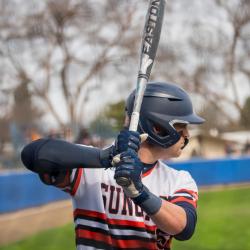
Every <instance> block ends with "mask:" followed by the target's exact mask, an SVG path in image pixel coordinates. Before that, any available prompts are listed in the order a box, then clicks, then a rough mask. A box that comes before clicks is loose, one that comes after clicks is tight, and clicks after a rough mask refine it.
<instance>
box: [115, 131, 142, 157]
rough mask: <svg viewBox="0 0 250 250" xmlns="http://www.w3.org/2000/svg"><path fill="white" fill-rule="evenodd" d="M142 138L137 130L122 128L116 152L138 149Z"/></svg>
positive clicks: (116, 144)
mask: <svg viewBox="0 0 250 250" xmlns="http://www.w3.org/2000/svg"><path fill="white" fill-rule="evenodd" d="M140 143H141V138H140V134H139V133H138V132H137V131H129V130H125V129H124V130H121V131H120V133H119V134H118V136H117V139H116V142H115V150H116V154H120V153H122V152H125V151H127V150H128V149H132V150H134V151H136V152H137V151H138V150H139V148H140Z"/></svg>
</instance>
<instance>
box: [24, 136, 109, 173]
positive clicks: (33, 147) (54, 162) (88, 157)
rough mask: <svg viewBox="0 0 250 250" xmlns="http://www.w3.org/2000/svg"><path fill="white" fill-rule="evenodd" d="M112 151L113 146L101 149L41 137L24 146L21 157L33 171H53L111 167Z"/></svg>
mask: <svg viewBox="0 0 250 250" xmlns="http://www.w3.org/2000/svg"><path fill="white" fill-rule="evenodd" d="M111 147H112V146H111ZM111 152H112V148H109V149H106V150H101V149H99V148H95V147H88V146H84V145H78V144H73V143H70V142H67V141H63V140H58V139H39V140H36V141H34V142H31V143H30V144H28V145H27V146H25V147H24V149H23V150H22V152H21V159H22V162H23V164H24V165H25V166H26V167H27V168H28V169H29V170H31V171H33V172H36V173H42V172H46V173H51V172H53V171H54V170H55V169H61V170H63V169H64V170H65V169H74V168H106V167H109V164H110V161H109V158H111V159H112V156H111Z"/></svg>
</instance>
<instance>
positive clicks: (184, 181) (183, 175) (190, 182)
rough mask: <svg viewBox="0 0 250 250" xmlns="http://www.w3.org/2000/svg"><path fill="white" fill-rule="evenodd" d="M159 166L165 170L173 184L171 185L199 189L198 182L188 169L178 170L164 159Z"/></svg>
mask: <svg viewBox="0 0 250 250" xmlns="http://www.w3.org/2000/svg"><path fill="white" fill-rule="evenodd" d="M159 168H160V169H161V171H163V172H165V174H166V175H167V177H168V178H167V179H168V181H169V182H170V184H172V185H171V186H175V188H186V189H192V190H195V191H196V190H197V186H196V182H195V180H194V179H193V177H192V176H191V174H190V173H189V172H188V171H185V170H177V169H175V168H173V167H171V166H169V165H168V164H167V163H166V162H164V161H159Z"/></svg>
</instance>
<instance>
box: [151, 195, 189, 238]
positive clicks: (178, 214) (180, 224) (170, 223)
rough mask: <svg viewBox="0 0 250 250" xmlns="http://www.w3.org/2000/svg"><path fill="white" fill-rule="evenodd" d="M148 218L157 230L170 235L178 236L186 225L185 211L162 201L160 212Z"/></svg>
mask: <svg viewBox="0 0 250 250" xmlns="http://www.w3.org/2000/svg"><path fill="white" fill-rule="evenodd" d="M150 217H151V219H152V220H153V221H154V223H155V224H156V225H157V227H158V228H159V229H161V230H162V231H164V232H166V233H168V234H170V235H176V234H179V233H180V232H182V231H183V229H184V228H185V227H186V224H187V217H186V212H185V210H184V209H183V208H182V207H180V206H177V205H175V204H172V203H170V202H168V201H164V200H163V201H162V205H161V208H160V210H159V211H158V212H157V213H156V214H154V215H151V216H150Z"/></svg>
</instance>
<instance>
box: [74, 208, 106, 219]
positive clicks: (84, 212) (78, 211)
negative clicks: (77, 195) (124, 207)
mask: <svg viewBox="0 0 250 250" xmlns="http://www.w3.org/2000/svg"><path fill="white" fill-rule="evenodd" d="M78 215H86V216H90V217H94V218H99V219H103V220H106V219H107V216H106V214H104V213H100V212H96V211H91V210H86V209H79V208H78V209H75V211H74V217H77V216H78Z"/></svg>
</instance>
